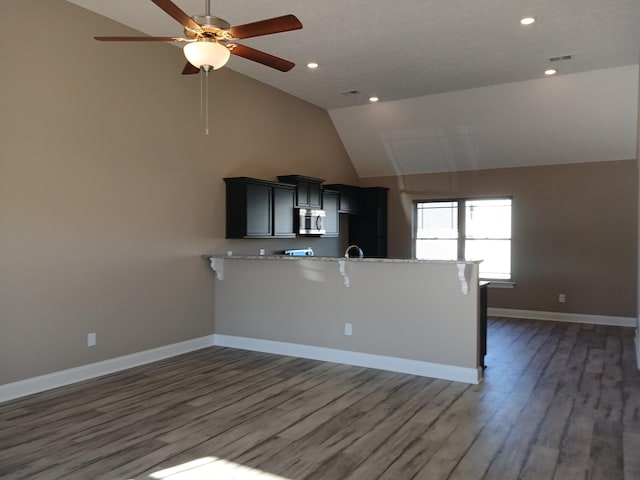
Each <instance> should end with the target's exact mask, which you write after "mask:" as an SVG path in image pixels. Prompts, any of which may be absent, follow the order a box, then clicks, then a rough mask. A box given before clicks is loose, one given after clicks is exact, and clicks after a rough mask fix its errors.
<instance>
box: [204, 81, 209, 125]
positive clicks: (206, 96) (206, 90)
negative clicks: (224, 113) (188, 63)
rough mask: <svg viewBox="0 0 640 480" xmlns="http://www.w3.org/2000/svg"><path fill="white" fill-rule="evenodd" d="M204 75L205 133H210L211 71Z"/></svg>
mask: <svg viewBox="0 0 640 480" xmlns="http://www.w3.org/2000/svg"><path fill="white" fill-rule="evenodd" d="M204 75H205V79H204V133H205V135H209V71H208V70H207V71H205V72H204Z"/></svg>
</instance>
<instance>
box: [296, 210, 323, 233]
mask: <svg viewBox="0 0 640 480" xmlns="http://www.w3.org/2000/svg"><path fill="white" fill-rule="evenodd" d="M325 217H326V213H325V211H324V210H318V209H315V208H299V209H298V225H297V227H298V228H297V233H298V235H324V234H325V233H327V231H326V229H325V227H324V219H325Z"/></svg>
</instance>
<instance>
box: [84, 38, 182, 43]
mask: <svg viewBox="0 0 640 480" xmlns="http://www.w3.org/2000/svg"><path fill="white" fill-rule="evenodd" d="M93 38H95V39H96V40H100V41H101V42H179V41H181V40H182V39H181V38H177V37H93Z"/></svg>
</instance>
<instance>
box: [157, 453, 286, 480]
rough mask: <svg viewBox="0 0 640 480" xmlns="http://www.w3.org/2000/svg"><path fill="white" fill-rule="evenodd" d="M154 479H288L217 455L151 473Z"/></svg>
mask: <svg viewBox="0 0 640 480" xmlns="http://www.w3.org/2000/svg"><path fill="white" fill-rule="evenodd" d="M149 477H150V478H153V479H154V480H205V479H207V480H208V479H212V478H219V479H224V480H257V479H259V480H288V479H287V478H285V477H281V476H279V475H274V474H273V473H268V472H263V471H261V470H257V469H255V468H251V467H247V466H244V465H240V464H239V463H234V462H230V461H228V460H223V459H220V458H216V457H203V458H199V459H197V460H193V461H191V462H186V463H183V464H181V465H177V466H175V467H171V468H167V469H164V470H160V471H157V472H155V473H152V474H150V475H149Z"/></svg>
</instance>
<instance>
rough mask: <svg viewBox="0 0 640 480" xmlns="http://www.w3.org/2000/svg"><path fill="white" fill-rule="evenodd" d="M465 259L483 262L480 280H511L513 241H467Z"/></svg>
mask: <svg viewBox="0 0 640 480" xmlns="http://www.w3.org/2000/svg"><path fill="white" fill-rule="evenodd" d="M465 258H466V259H467V260H482V263H481V264H480V278H500V279H509V278H511V240H472V239H467V241H466V242H465Z"/></svg>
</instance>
